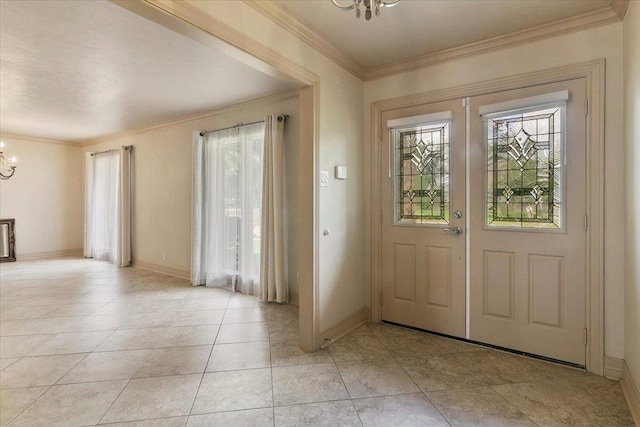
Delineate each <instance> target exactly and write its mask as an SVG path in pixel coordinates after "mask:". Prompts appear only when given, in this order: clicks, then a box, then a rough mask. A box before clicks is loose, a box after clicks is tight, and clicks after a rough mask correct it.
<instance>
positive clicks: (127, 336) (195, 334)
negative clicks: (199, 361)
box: [95, 325, 218, 351]
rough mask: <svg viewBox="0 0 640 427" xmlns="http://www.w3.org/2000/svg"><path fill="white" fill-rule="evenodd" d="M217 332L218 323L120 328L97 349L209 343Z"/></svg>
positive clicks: (131, 348)
mask: <svg viewBox="0 0 640 427" xmlns="http://www.w3.org/2000/svg"><path fill="white" fill-rule="evenodd" d="M217 333H218V325H207V326H182V327H170V328H149V329H127V330H118V331H115V332H114V333H113V334H112V335H111V336H110V337H109V338H107V339H106V340H105V341H104V342H103V343H102V344H100V345H99V346H98V348H96V350H95V351H113V350H134V349H143V348H160V347H180V346H188V345H208V344H213V342H214V341H215V338H216V334H217Z"/></svg>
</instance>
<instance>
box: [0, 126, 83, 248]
mask: <svg viewBox="0 0 640 427" xmlns="http://www.w3.org/2000/svg"><path fill="white" fill-rule="evenodd" d="M2 141H3V142H4V143H5V154H6V155H7V156H9V157H11V156H15V157H16V158H17V159H18V163H17V166H18V168H17V170H16V173H15V175H14V176H13V177H12V178H11V179H9V180H7V181H0V217H2V218H15V220H16V256H17V258H18V260H20V259H26V258H30V257H39V256H55V255H63V254H67V253H71V252H78V251H80V250H82V241H83V237H82V236H83V208H84V182H83V180H82V168H83V160H82V152H81V150H80V148H79V147H77V146H72V145H64V144H61V143H54V142H44V141H40V140H33V139H28V138H16V137H11V136H2Z"/></svg>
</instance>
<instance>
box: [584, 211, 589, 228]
mask: <svg viewBox="0 0 640 427" xmlns="http://www.w3.org/2000/svg"><path fill="white" fill-rule="evenodd" d="M588 229H589V215H588V214H584V231H587V230H588Z"/></svg>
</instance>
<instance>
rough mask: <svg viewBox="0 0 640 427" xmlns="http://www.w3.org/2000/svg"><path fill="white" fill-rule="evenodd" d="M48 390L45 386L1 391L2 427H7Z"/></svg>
mask: <svg viewBox="0 0 640 427" xmlns="http://www.w3.org/2000/svg"><path fill="white" fill-rule="evenodd" d="M48 389H49V387H48V386H45V387H31V388H16V389H10V390H0V426H6V425H7V424H8V423H9V422H10V421H11V420H12V419H14V418H15V417H16V416H17V415H18V414H20V412H22V411H23V410H24V409H25V408H26V407H28V406H29V405H31V404H32V403H33V402H35V400H36V399H37V398H38V397H40V396H42V394H43V393H44V392H45V391H47V390H48Z"/></svg>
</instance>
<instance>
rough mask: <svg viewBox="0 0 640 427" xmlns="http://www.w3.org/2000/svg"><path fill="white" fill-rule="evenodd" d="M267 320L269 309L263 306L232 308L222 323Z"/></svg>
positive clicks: (260, 321)
mask: <svg viewBox="0 0 640 427" xmlns="http://www.w3.org/2000/svg"><path fill="white" fill-rule="evenodd" d="M267 320H268V316H267V310H266V309H263V308H230V309H228V310H227V312H226V313H225V315H224V319H222V324H223V325H228V324H230V323H262V322H266V321H267Z"/></svg>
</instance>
